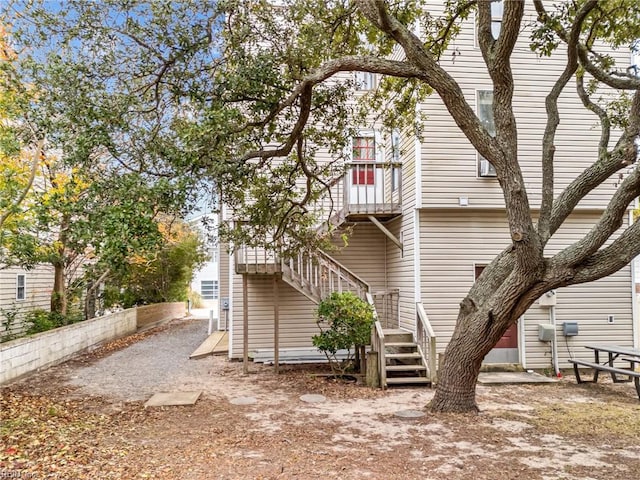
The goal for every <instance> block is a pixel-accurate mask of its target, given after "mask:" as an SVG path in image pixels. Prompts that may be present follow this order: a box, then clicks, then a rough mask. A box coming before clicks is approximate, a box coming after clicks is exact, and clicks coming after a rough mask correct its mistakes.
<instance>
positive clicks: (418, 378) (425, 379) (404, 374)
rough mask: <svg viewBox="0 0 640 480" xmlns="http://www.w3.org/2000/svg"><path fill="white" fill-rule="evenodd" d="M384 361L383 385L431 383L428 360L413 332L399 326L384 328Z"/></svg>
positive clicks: (382, 365)
mask: <svg viewBox="0 0 640 480" xmlns="http://www.w3.org/2000/svg"><path fill="white" fill-rule="evenodd" d="M383 333H384V339H385V342H384V352H382V355H383V356H384V359H383V360H384V361H381V362H380V366H381V368H384V372H381V378H382V379H383V382H384V384H383V387H385V386H391V385H416V384H422V385H425V384H426V385H431V379H430V378H429V375H428V368H427V362H426V360H425V358H424V355H423V353H422V352H421V351H420V348H419V347H418V344H417V343H416V342H415V340H414V337H413V333H411V332H409V331H407V330H402V329H398V328H393V329H387V328H385V329H383Z"/></svg>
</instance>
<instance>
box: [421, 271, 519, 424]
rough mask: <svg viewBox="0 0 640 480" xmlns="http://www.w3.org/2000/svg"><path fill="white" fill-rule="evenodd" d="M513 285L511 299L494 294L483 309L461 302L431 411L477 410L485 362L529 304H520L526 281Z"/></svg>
mask: <svg viewBox="0 0 640 480" xmlns="http://www.w3.org/2000/svg"><path fill="white" fill-rule="evenodd" d="M508 283H509V282H505V284H503V286H506V285H507V284H508ZM511 286H512V287H513V291H512V293H513V295H512V296H509V298H504V297H502V298H501V297H500V295H501V294H500V293H495V294H494V295H492V296H490V297H489V298H488V299H487V300H486V302H485V305H483V306H482V307H477V306H475V304H473V302H472V301H471V300H470V299H469V297H467V299H465V301H463V302H462V304H461V308H460V312H459V314H458V320H457V323H456V328H455V330H454V333H453V336H452V338H451V341H450V342H449V344H448V345H447V348H446V350H445V353H444V359H443V361H442V364H441V365H440V366H439V369H438V383H437V385H436V393H435V396H434V397H433V400H432V401H431V403H430V405H429V407H430V409H431V410H432V411H435V412H477V411H478V406H477V405H476V382H477V380H478V374H479V373H480V367H481V365H482V360H483V359H484V357H485V355H486V354H487V353H489V351H490V350H491V349H492V348H493V347H494V346H495V344H496V343H498V341H499V340H500V338H501V337H502V335H504V333H505V332H506V331H507V329H508V328H509V327H510V326H511V325H513V324H514V323H515V322H516V321H517V320H518V317H519V316H520V315H521V314H522V313H523V309H526V308H527V307H528V306H529V305H530V303H528V304H523V303H522V302H521V301H520V300H521V299H522V297H523V295H526V294H527V290H528V287H527V285H526V284H525V283H524V282H523V283H522V284H518V283H516V285H511ZM499 298H500V300H498V299H499ZM516 305H517V307H516ZM492 306H493V308H491V307H492ZM498 312H500V313H498Z"/></svg>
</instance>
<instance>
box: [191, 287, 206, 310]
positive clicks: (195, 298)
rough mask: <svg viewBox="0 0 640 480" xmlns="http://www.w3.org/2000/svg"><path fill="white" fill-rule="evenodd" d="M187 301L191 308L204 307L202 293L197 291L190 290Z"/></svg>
mask: <svg viewBox="0 0 640 480" xmlns="http://www.w3.org/2000/svg"><path fill="white" fill-rule="evenodd" d="M189 301H190V302H191V308H204V301H203V300H202V295H200V294H199V293H198V292H194V291H193V290H191V291H190V292H189Z"/></svg>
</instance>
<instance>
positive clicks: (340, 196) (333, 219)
mask: <svg viewBox="0 0 640 480" xmlns="http://www.w3.org/2000/svg"><path fill="white" fill-rule="evenodd" d="M314 209H315V210H316V211H320V212H322V213H323V214H324V215H326V217H327V218H329V219H330V220H329V221H330V223H332V224H333V225H339V224H340V223H343V222H358V221H367V220H368V219H369V217H375V218H376V219H378V220H379V221H382V222H384V221H387V220H391V219H392V218H395V217H397V216H399V215H400V214H401V213H402V164H400V163H376V162H353V163H349V164H347V170H346V172H345V174H344V175H341V176H340V177H336V178H335V179H334V180H333V181H332V182H330V183H329V184H328V185H327V193H326V195H324V196H323V197H322V198H321V199H320V200H318V202H317V203H316V205H315V208H314Z"/></svg>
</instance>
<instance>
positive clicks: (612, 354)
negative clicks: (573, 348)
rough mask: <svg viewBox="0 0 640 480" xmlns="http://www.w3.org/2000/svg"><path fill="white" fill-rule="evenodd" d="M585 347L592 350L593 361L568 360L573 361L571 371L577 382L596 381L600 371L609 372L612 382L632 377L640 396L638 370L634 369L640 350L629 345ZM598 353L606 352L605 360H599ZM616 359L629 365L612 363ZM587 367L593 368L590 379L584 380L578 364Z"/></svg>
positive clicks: (639, 356)
mask: <svg viewBox="0 0 640 480" xmlns="http://www.w3.org/2000/svg"><path fill="white" fill-rule="evenodd" d="M585 348H588V349H590V350H593V356H594V361H593V362H588V361H586V360H578V359H574V358H572V359H571V360H569V362H571V363H573V371H574V372H575V374H576V381H577V382H578V383H596V382H597V381H598V374H599V373H600V372H601V371H602V372H609V374H611V379H612V380H613V382H614V383H621V382H628V381H630V380H631V379H633V382H634V385H635V387H636V392H637V393H638V398H640V372H639V371H636V365H637V364H640V350H639V349H637V348H631V347H621V346H618V345H585ZM600 354H606V360H601V358H600ZM616 360H621V361H624V362H628V363H629V367H617V366H615V365H614V362H615V361H616ZM579 365H580V366H584V367H589V368H592V369H593V378H592V380H584V379H583V378H582V377H581V376H580V370H579V368H578V366H579ZM618 375H623V376H626V377H627V378H628V380H627V379H620V378H618Z"/></svg>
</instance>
